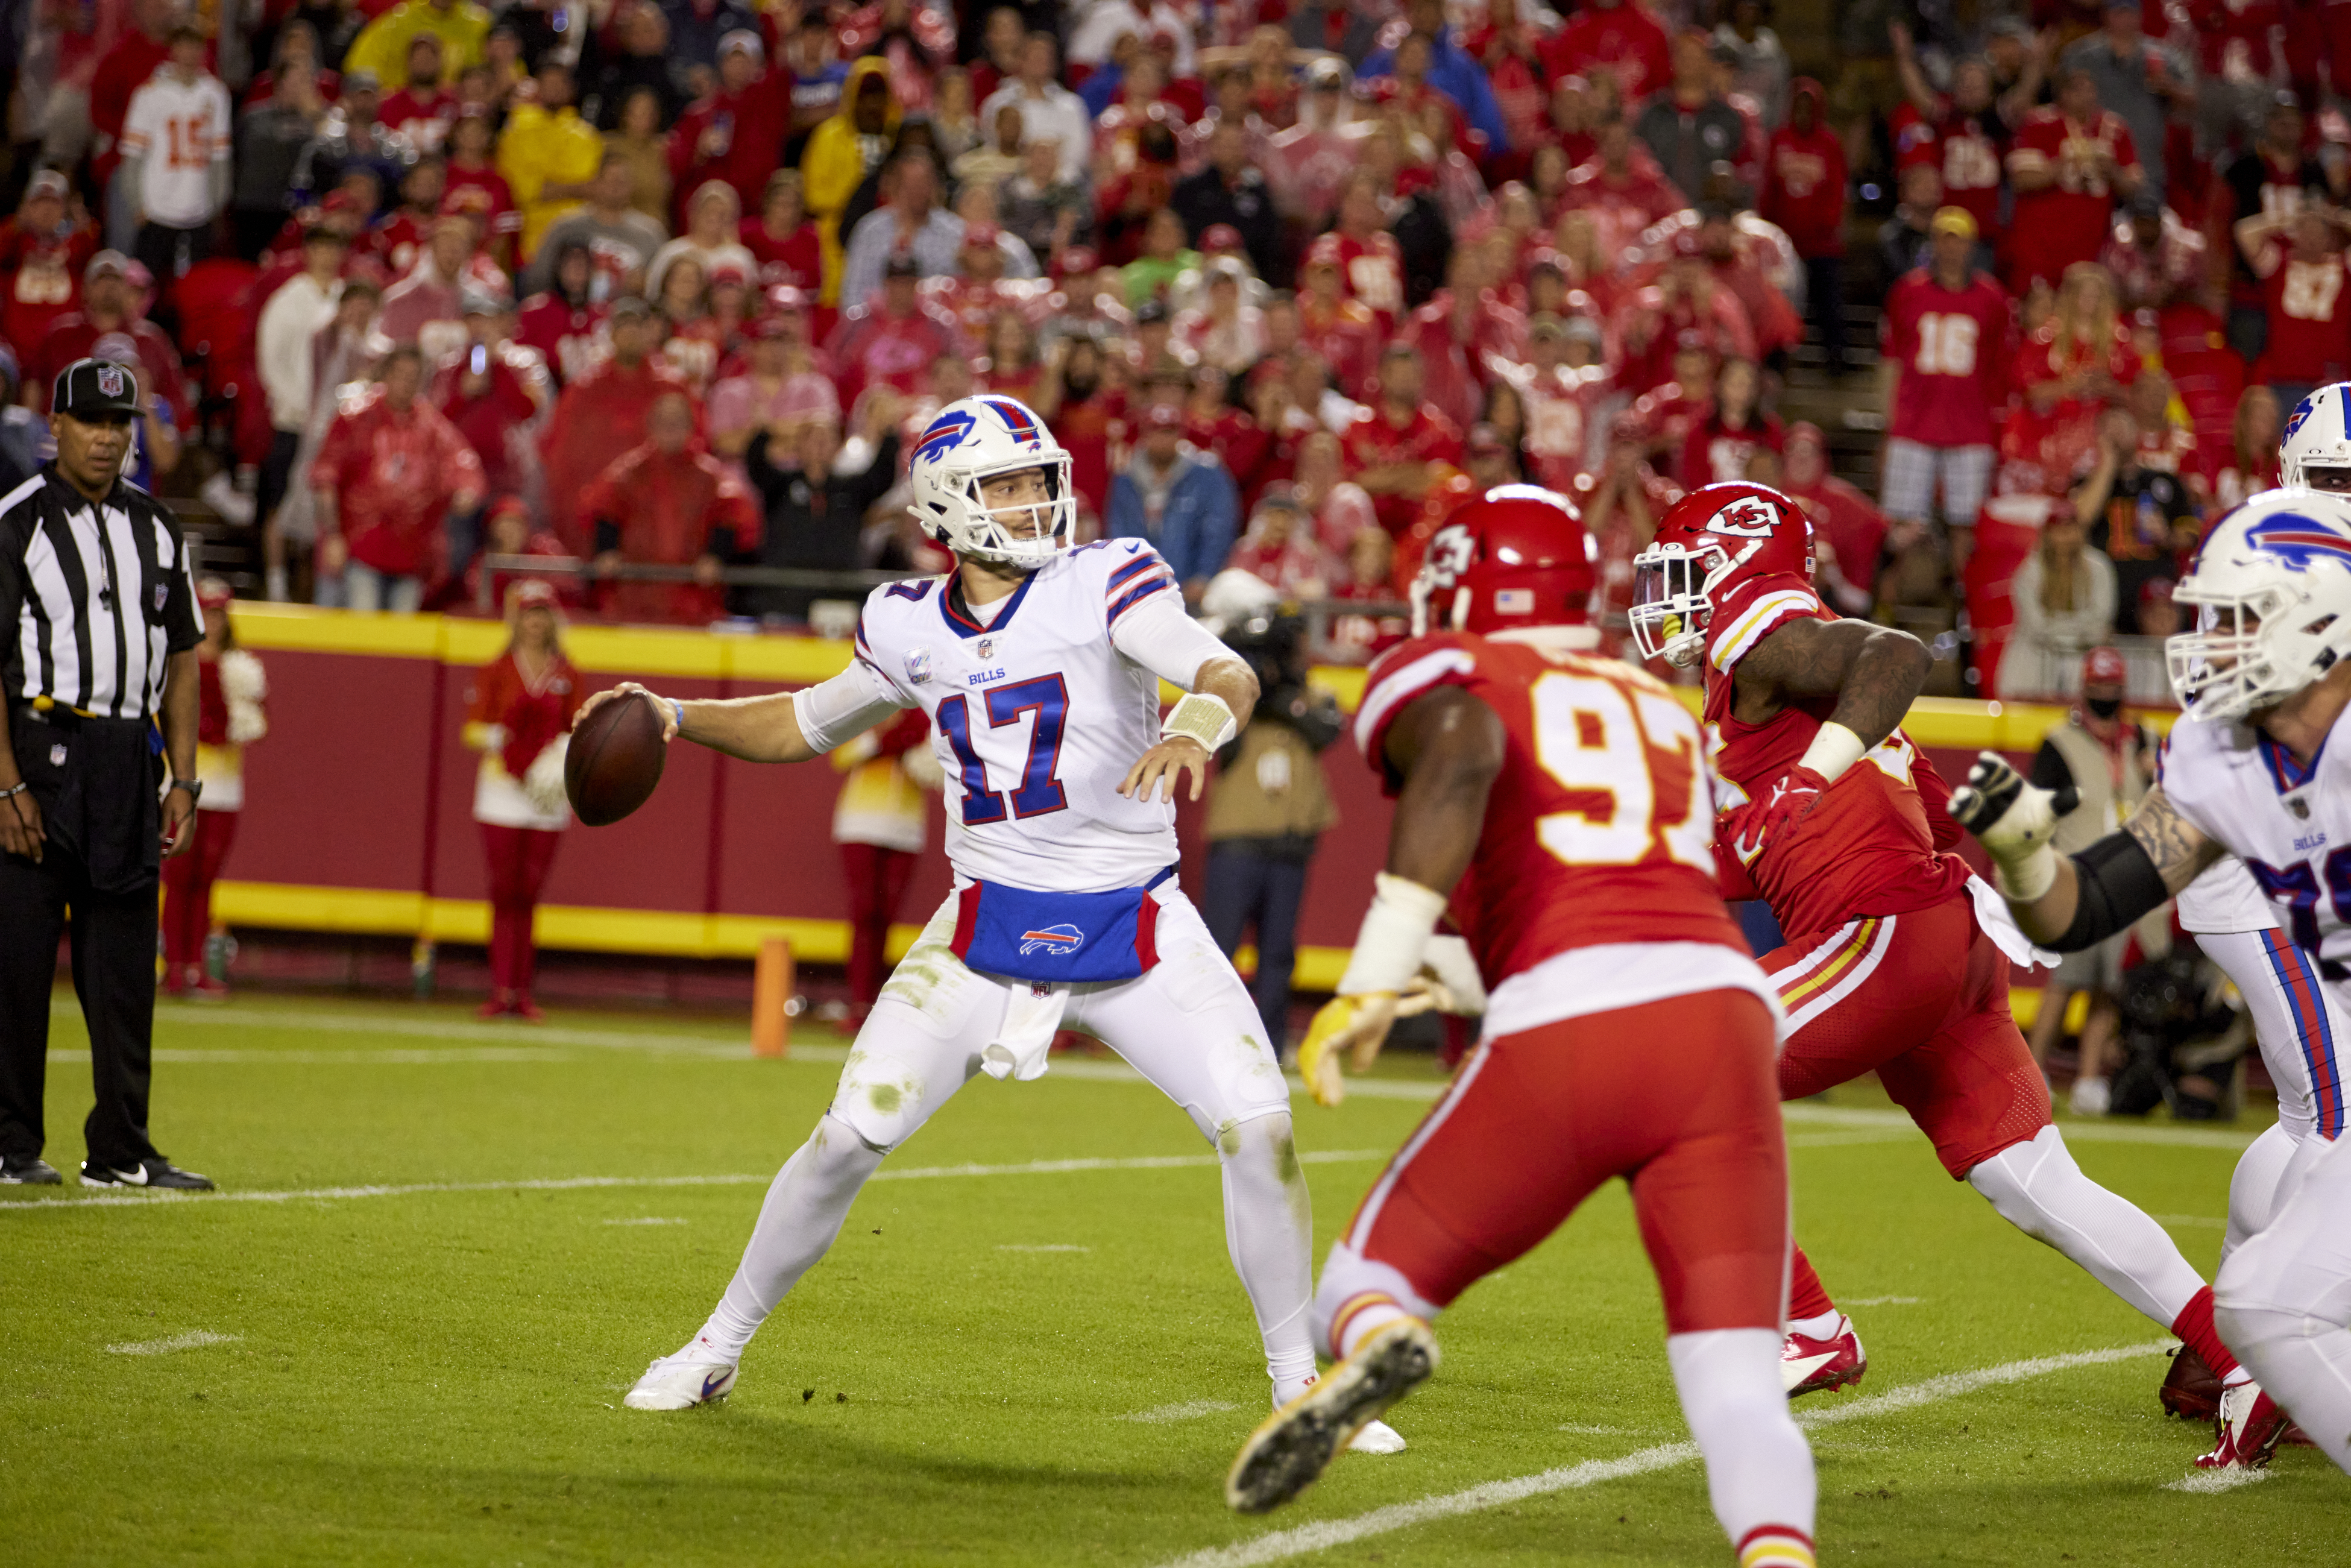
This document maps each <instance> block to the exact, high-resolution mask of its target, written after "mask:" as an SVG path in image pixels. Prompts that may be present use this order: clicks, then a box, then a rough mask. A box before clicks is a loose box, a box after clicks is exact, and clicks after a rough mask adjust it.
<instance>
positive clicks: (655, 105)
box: [604, 87, 691, 234]
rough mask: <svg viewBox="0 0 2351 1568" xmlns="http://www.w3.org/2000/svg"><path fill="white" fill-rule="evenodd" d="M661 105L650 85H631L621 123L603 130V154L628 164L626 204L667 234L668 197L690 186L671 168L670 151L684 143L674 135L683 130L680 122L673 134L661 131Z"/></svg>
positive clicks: (622, 104) (623, 100)
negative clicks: (684, 183) (678, 129)
mask: <svg viewBox="0 0 2351 1568" xmlns="http://www.w3.org/2000/svg"><path fill="white" fill-rule="evenodd" d="M661 109H662V106H661V94H659V93H657V92H655V91H654V90H653V89H651V88H649V87H632V88H631V89H629V95H628V96H627V97H626V98H624V99H622V100H621V123H620V124H619V126H618V127H616V128H615V129H613V130H611V131H606V132H604V155H605V156H606V157H608V158H611V157H618V158H619V159H620V160H621V161H622V162H623V163H626V164H627V165H628V167H629V205H630V206H632V207H634V208H635V209H636V210H637V211H639V212H641V213H643V214H644V215H645V216H647V217H649V218H651V219H653V222H654V223H655V224H657V225H660V227H661V231H662V232H663V233H664V234H667V233H668V232H669V225H670V216H671V199H672V197H673V195H674V193H675V192H676V191H677V190H679V189H681V188H690V187H680V186H679V184H678V183H677V177H676V176H675V175H674V174H673V173H672V172H671V169H670V154H671V152H673V151H674V150H678V149H680V148H682V147H683V146H684V143H681V142H680V141H677V139H676V137H677V135H683V134H684V130H683V125H682V124H681V128H680V131H678V132H677V133H676V134H674V135H672V134H664V132H663V131H662V122H661ZM690 112H691V111H689V113H690Z"/></svg>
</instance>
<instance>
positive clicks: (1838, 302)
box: [1804, 256, 1845, 374]
mask: <svg viewBox="0 0 2351 1568" xmlns="http://www.w3.org/2000/svg"><path fill="white" fill-rule="evenodd" d="M1804 295H1805V303H1807V304H1808V305H1810V306H1811V307H1812V311H1813V329H1814V330H1816V331H1818V332H1819V333H1820V335H1821V351H1822V353H1823V354H1824V355H1825V356H1826V357H1827V359H1828V368H1829V369H1830V370H1831V371H1835V372H1837V373H1839V374H1843V373H1844V369H1845V348H1844V257H1843V256H1813V257H1811V258H1810V259H1809V260H1807V261H1806V262H1805V263H1804Z"/></svg>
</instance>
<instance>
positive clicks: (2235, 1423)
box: [2196, 1383, 2288, 1470]
mask: <svg viewBox="0 0 2351 1568" xmlns="http://www.w3.org/2000/svg"><path fill="white" fill-rule="evenodd" d="M2212 1425H2213V1427H2214V1429H2215V1431H2216V1432H2217V1433H2218V1435H2219V1437H2220V1441H2219V1442H2217V1443H2215V1444H2214V1445H2213V1448H2212V1451H2211V1452H2210V1453H2209V1454H2199V1455H2198V1456H2196V1468H2197V1469H2199V1470H2227V1469H2247V1470H2258V1469H2261V1468H2262V1466H2264V1465H2266V1464H2268V1463H2269V1462H2270V1456H2271V1455H2272V1454H2274V1453H2276V1452H2277V1446H2278V1439H2279V1438H2281V1437H2284V1436H2285V1429H2286V1427H2287V1425H2288V1422H2287V1420H2286V1414H2285V1412H2284V1411H2283V1410H2282V1409H2280V1408H2279V1407H2278V1403H2277V1401H2276V1400H2274V1399H2272V1398H2271V1397H2270V1396H2268V1395H2267V1394H2264V1393H2263V1392H2262V1385H2260V1384H2258V1383H2240V1384H2238V1385H2236V1386H2235V1387H2233V1388H2224V1389H2222V1390H2221V1391H2220V1413H2219V1414H2218V1415H2216V1416H2214V1417H2213V1418H2212Z"/></svg>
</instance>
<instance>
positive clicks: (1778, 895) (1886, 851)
mask: <svg viewBox="0 0 2351 1568" xmlns="http://www.w3.org/2000/svg"><path fill="white" fill-rule="evenodd" d="M1806 618H1809V619H1812V620H1814V621H1834V620H1836V619H1837V617H1836V616H1835V615H1834V614H1832V613H1831V612H1829V610H1828V609H1827V607H1826V606H1824V605H1823V604H1822V603H1821V601H1820V600H1819V599H1818V598H1816V597H1814V595H1813V590H1812V585H1811V584H1809V583H1807V582H1805V581H1804V580H1802V578H1797V577H1791V576H1784V575H1780V576H1762V577H1752V578H1750V579H1748V580H1746V581H1744V582H1740V583H1738V584H1736V585H1734V586H1733V587H1732V588H1731V589H1730V590H1729V592H1728V593H1727V594H1726V595H1725V596H1724V600H1723V602H1721V603H1719V604H1718V605H1716V606H1715V607H1714V611H1713V612H1712V614H1711V616H1710V617H1709V618H1708V622H1707V631H1706V738H1707V753H1708V758H1709V759H1710V760H1711V761H1712V763H1713V765H1714V768H1715V771H1716V773H1717V774H1718V775H1719V778H1720V779H1721V781H1722V787H1721V789H1720V790H1719V798H1720V800H1721V803H1722V804H1723V805H1724V806H1726V807H1729V806H1731V805H1737V804H1742V803H1744V802H1745V801H1747V800H1750V799H1752V798H1754V797H1757V796H1760V795H1761V794H1762V793H1763V792H1764V791H1766V790H1768V789H1771V786H1772V785H1773V784H1775V783H1777V782H1778V781H1779V780H1780V779H1781V778H1782V777H1783V776H1784V775H1785V774H1786V773H1787V772H1788V770H1789V769H1790V768H1793V767H1795V766H1796V764H1797V763H1799V762H1801V761H1802V760H1803V757H1804V752H1805V750H1806V749H1807V748H1808V747H1811V745H1812V744H1813V736H1815V735H1817V734H1819V733H1820V728H1821V725H1822V724H1823V721H1825V720H1826V719H1827V717H1828V716H1829V715H1830V714H1831V713H1833V712H1834V711H1835V708H1836V701H1837V699H1836V697H1835V696H1834V695H1828V696H1821V697H1813V698H1809V699H1807V700H1805V701H1803V702H1801V703H1796V704H1792V705H1791V706H1787V707H1784V708H1782V709H1781V710H1780V711H1779V712H1778V713H1777V714H1775V715H1773V716H1771V717H1770V718H1768V719H1765V720H1764V721H1763V722H1762V723H1761V724H1747V723H1744V722H1742V721H1741V720H1740V719H1738V718H1736V717H1734V716H1732V714H1731V691H1732V678H1733V677H1734V676H1735V675H1736V674H1738V670H1739V661H1740V660H1741V659H1743V658H1745V657H1746V656H1747V654H1748V653H1750V652H1751V651H1753V649H1754V648H1755V646H1756V644H1758V643H1761V642H1762V641H1763V639H1764V638H1765V637H1766V636H1768V635H1770V634H1771V632H1773V631H1775V630H1777V629H1778V628H1779V627H1781V626H1782V625H1785V624H1786V623H1787V622H1790V621H1795V620H1802V619H1806ZM1924 767H1925V758H1922V757H1920V756H1919V755H1918V748H1917V747H1915V746H1913V745H1912V744H1911V743H1910V740H1909V737H1907V736H1905V735H1904V734H1903V733H1902V732H1901V731H1900V730H1898V729H1897V730H1896V731H1895V732H1894V733H1893V734H1892V735H1890V736H1888V737H1886V739H1884V740H1883V741H1881V742H1879V743H1878V744H1877V746H1876V747H1874V748H1873V749H1872V750H1871V751H1870V752H1869V753H1868V754H1867V755H1865V757H1863V758H1862V759H1861V760H1860V761H1859V762H1856V763H1855V764H1854V765H1853V766H1852V767H1851V768H1846V769H1845V771H1844V776H1843V777H1842V778H1840V779H1837V781H1836V782H1835V783H1834V784H1833V785H1831V786H1830V787H1829V788H1828V789H1827V790H1825V791H1824V792H1823V794H1822V796H1821V800H1820V804H1818V805H1817V806H1815V807H1813V810H1811V811H1810V812H1809V813H1808V814H1806V815H1805V816H1803V817H1802V818H1801V819H1799V820H1798V821H1796V823H1795V824H1794V825H1793V826H1792V828H1788V829H1784V830H1782V831H1781V833H1780V834H1779V835H1778V836H1777V837H1775V838H1774V839H1772V840H1771V842H1770V843H1769V844H1767V845H1766V846H1765V847H1764V850H1763V852H1762V854H1761V856H1759V857H1758V858H1757V859H1756V860H1755V862H1753V863H1752V864H1750V865H1749V866H1748V868H1747V871H1748V874H1749V875H1750V876H1751V877H1752V878H1753V879H1754V884H1755V889H1756V891H1757V892H1759V893H1761V894H1762V895H1763V897H1764V898H1765V899H1766V900H1768V901H1769V902H1770V904H1771V913H1772V914H1773V915H1775V916H1777V917H1778V919H1779V922H1780V929H1781V930H1782V931H1783V932H1785V933H1786V934H1787V936H1788V939H1789V941H1790V942H1791V943H1792V944H1801V943H1802V941H1803V939H1804V938H1805V937H1806V936H1809V935H1811V934H1813V933H1814V932H1820V931H1830V930H1834V929H1835V928H1836V927H1838V926H1840V925H1844V924H1845V923H1847V922H1848V921H1852V920H1856V919H1861V918H1865V917H1866V916H1869V915H1907V914H1909V913H1911V912H1912V911H1914V910H1919V909H1930V908H1932V907H1934V906H1935V905H1936V904H1941V903H1943V902H1944V901H1945V900H1946V899H1949V898H1950V897H1952V896H1953V895H1955V894H1959V893H1960V892H1961V891H1962V890H1963V889H1964V888H1965V887H1966V886H1967V881H1968V865H1967V862H1965V861H1963V860H1961V859H1959V857H1958V856H1957V855H1950V854H1944V853H1941V852H1938V850H1937V848H1936V841H1937V837H1938V833H1937V830H1936V828H1935V826H1934V824H1933V823H1932V822H1931V821H1929V816H1928V806H1927V798H1926V796H1925V795H1922V793H1921V785H1920V779H1921V777H1922V775H1921V769H1922V768H1924ZM1929 771H1930V770H1929ZM1937 785H1938V787H1939V780H1938V781H1937ZM1938 810H1940V808H1939V806H1938ZM1724 847H1725V848H1729V846H1728V845H1726V846H1724Z"/></svg>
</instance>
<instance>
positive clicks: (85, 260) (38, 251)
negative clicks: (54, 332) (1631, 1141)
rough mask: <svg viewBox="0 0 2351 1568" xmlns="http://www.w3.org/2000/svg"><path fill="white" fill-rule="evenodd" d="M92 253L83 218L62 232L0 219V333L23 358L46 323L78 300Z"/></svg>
mask: <svg viewBox="0 0 2351 1568" xmlns="http://www.w3.org/2000/svg"><path fill="white" fill-rule="evenodd" d="M97 254H98V230H97V228H96V227H95V226H94V225H90V224H88V223H81V224H76V225H71V226H69V227H68V228H67V229H66V231H65V232H64V233H63V234H45V235H44V234H35V233H34V232H33V231H32V230H30V229H28V228H26V226H25V225H22V224H20V223H19V222H17V220H16V219H15V218H9V219H6V220H5V221H0V338H5V339H6V340H8V342H9V343H11V344H13V345H14V346H15V348H16V352H17V354H18V355H19V356H20V358H29V357H30V356H31V354H32V352H33V350H36V349H37V348H39V347H40V346H41V340H43V339H44V338H46V337H47V336H48V333H49V327H50V324H51V323H53V322H55V321H56V320H57V318H58V317H60V316H62V315H64V314H66V313H67V312H68V311H69V310H72V309H73V308H76V307H77V306H78V305H79V304H80V303H81V272H82V268H83V267H87V266H89V258H90V257H91V256H96V255H97Z"/></svg>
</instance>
